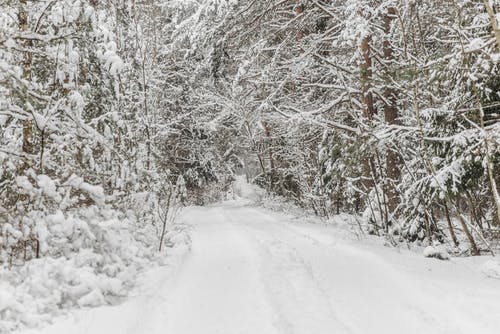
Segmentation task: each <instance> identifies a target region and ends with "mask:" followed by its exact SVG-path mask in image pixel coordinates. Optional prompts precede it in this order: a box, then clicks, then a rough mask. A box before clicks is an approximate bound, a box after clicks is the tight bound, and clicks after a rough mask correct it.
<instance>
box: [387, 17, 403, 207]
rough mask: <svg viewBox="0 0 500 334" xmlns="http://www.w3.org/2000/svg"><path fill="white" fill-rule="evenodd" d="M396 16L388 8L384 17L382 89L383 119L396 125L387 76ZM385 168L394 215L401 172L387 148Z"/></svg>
mask: <svg viewBox="0 0 500 334" xmlns="http://www.w3.org/2000/svg"><path fill="white" fill-rule="evenodd" d="M395 16H396V9H395V8H394V7H389V8H388V9H387V13H385V15H384V19H383V23H384V32H385V40H384V46H383V48H384V50H383V51H384V62H385V72H386V76H387V78H386V83H385V84H386V85H385V89H384V98H385V100H386V102H385V104H384V118H385V121H386V123H387V124H390V125H392V124H397V119H398V108H397V91H396V89H394V88H393V87H392V86H391V81H390V80H389V76H390V75H391V67H392V66H393V62H394V56H393V49H392V45H391V42H390V40H389V35H390V31H391V23H392V20H393V19H394V18H395ZM386 168H387V172H386V173H387V179H388V180H387V181H388V182H387V184H386V193H387V198H388V200H387V202H388V203H387V206H388V209H389V211H390V212H391V214H392V213H394V211H395V210H396V207H397V206H398V194H397V191H396V188H395V186H394V185H395V183H396V182H397V181H398V180H399V177H400V176H401V171H400V167H399V161H398V155H397V153H396V152H395V151H394V150H392V149H390V148H388V150H387V157H386Z"/></svg>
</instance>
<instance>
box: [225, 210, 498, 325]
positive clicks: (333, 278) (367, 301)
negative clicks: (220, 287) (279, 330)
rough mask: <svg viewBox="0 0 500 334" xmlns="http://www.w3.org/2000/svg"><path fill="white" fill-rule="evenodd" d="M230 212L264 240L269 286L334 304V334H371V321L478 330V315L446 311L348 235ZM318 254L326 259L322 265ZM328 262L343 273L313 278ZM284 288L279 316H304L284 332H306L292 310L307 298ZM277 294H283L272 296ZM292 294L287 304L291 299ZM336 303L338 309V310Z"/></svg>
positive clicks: (416, 284) (263, 214) (265, 216)
mask: <svg viewBox="0 0 500 334" xmlns="http://www.w3.org/2000/svg"><path fill="white" fill-rule="evenodd" d="M227 210H231V209H230V208H228V209H227ZM232 210H234V212H233V215H234V217H239V218H240V219H241V217H245V219H243V220H242V221H240V222H239V225H240V226H242V228H245V229H247V230H248V231H249V232H250V233H251V234H253V235H254V238H255V239H256V241H257V242H258V243H259V246H258V248H259V249H261V252H262V259H264V260H263V276H264V280H265V281H266V282H265V284H266V286H267V287H268V290H269V287H276V286H278V287H279V286H280V284H282V285H283V286H286V287H288V288H289V289H291V290H292V291H295V290H297V289H298V290H299V291H301V290H302V293H303V294H308V295H309V296H314V297H315V298H309V299H308V298H305V299H307V300H308V302H309V303H308V305H310V306H309V308H311V307H312V308H314V307H316V306H317V304H318V300H321V299H323V300H326V301H327V303H326V304H325V305H329V306H328V307H324V308H322V309H327V308H329V309H330V311H329V313H330V317H331V319H336V324H335V325H334V324H330V325H328V326H329V327H330V332H331V330H332V328H335V329H336V330H337V331H338V332H339V333H360V334H365V333H367V332H366V331H367V330H370V331H371V330H372V328H371V327H370V326H367V324H369V323H373V324H374V325H376V326H380V328H378V329H376V330H374V331H373V332H377V333H378V332H381V331H384V332H387V333H398V334H399V333H401V332H404V333H415V334H420V333H422V331H425V330H427V332H429V331H428V329H429V328H432V329H433V331H431V333H443V334H444V333H454V334H461V333H468V332H470V331H469V330H468V329H470V330H473V329H474V328H476V329H477V324H475V323H474V322H473V321H471V320H472V319H467V318H468V316H467V315H466V314H462V313H456V311H455V310H449V309H448V310H446V309H445V307H446V306H447V305H446V304H445V303H442V302H441V301H440V300H438V299H436V298H434V296H431V295H427V294H426V293H424V289H422V288H423V287H422V286H421V284H420V282H418V281H417V280H415V279H414V278H413V277H410V276H408V275H407V274H405V273H403V272H401V271H399V270H397V269H396V268H394V266H392V265H391V264H390V263H388V262H387V261H386V260H384V259H382V258H380V256H378V255H376V254H373V253H371V252H369V251H366V250H363V249H359V248H357V247H354V246H351V245H349V244H347V243H346V242H342V240H337V241H335V240H332V239H331V238H324V237H321V238H316V237H313V236H312V235H311V233H309V231H305V233H304V232H303V231H301V230H300V226H293V227H291V226H290V225H292V223H290V222H287V221H286V220H282V219H276V217H279V216H278V215H276V214H275V213H272V212H270V213H269V214H267V213H266V212H261V211H260V210H259V209H256V208H252V207H240V208H236V207H235V208H233V209H232ZM242 211H245V214H242ZM275 216H276V217H275ZM232 220H233V221H234V220H235V219H234V218H233V219H232ZM273 236H274V239H273ZM285 241H286V242H285ZM292 244H293V247H292V246H291V245H292ZM284 254H286V255H284ZM299 254H302V256H301V255H299ZM304 255H305V257H304ZM306 258H307V259H306ZM269 259H274V260H269ZM315 259H318V260H321V259H322V260H325V261H323V263H322V261H318V262H317V263H316V262H315ZM308 261H309V262H308ZM311 261H312V262H311ZM313 262H314V264H313ZM272 263H274V267H273V265H272ZM280 263H288V264H290V263H296V264H297V266H296V267H294V268H289V267H287V266H286V265H280ZM326 266H332V267H335V268H337V269H338V270H335V275H330V277H329V279H328V280H325V277H322V279H321V280H318V279H316V278H315V276H316V277H317V276H318V275H319V276H321V275H323V274H325V272H326V273H327V274H328V270H326V271H325V270H324V269H325V268H324V267H326ZM301 268H302V269H301ZM304 268H305V269H304ZM304 271H305V272H304ZM277 272H278V273H279V272H281V275H280V276H281V277H279V278H276V277H274V276H273V274H274V273H277ZM297 272H299V273H301V274H299V275H296V276H297V277H294V276H293V273H297ZM330 272H331V270H330ZM306 273H307V274H306ZM307 275H309V276H310V277H309V282H314V286H313V285H311V284H307V283H304V282H305V279H304V277H307ZM266 277H267V278H266ZM273 277H274V279H273ZM287 282H298V283H296V285H295V286H294V285H293V283H289V284H287ZM300 286H302V288H300ZM306 287H307V288H306ZM294 289H295V290H294ZM280 291H281V290H280V289H279V288H275V290H272V289H271V290H270V297H269V298H270V299H271V300H272V302H273V303H274V306H275V308H277V309H278V310H279V311H280V312H281V313H280V314H281V318H285V319H299V320H293V321H292V322H291V324H290V322H288V327H289V328H290V327H291V328H292V329H289V328H288V331H287V332H286V333H303V331H301V330H296V329H297V328H303V327H306V326H304V324H303V322H304V321H301V320H300V319H301V318H300V315H301V312H300V311H298V312H295V311H294V310H291V309H290V308H289V307H288V305H295V306H296V305H301V304H300V303H301V302H302V303H306V302H307V301H306V300H302V301H301V300H300V299H298V298H296V299H293V298H288V297H290V296H289V294H288V295H287V293H280ZM326 291H328V294H327V293H326ZM276 296H278V297H279V298H277V299H276V298H275V299H274V300H273V297H276ZM287 298H288V301H287V302H285V300H286V299H287ZM276 300H278V302H276ZM280 300H281V301H280ZM319 303H320V304H321V303H322V302H319ZM332 304H333V305H335V306H334V307H332V306H331V305H332ZM283 305H284V306H283ZM311 305H316V306H311ZM283 308H284V309H283ZM334 310H335V311H336V312H334ZM303 311H305V312H306V313H302V317H304V314H307V315H309V314H310V313H311V312H309V313H308V311H310V310H307V309H306V310H303ZM321 312H323V313H325V312H324V311H321ZM380 312H383V313H382V314H384V315H382V314H381V313H380ZM313 313H314V312H313ZM358 313H359V314H358ZM385 313H387V314H391V313H394V317H395V318H394V319H392V315H391V316H390V317H389V318H388V319H386V321H391V320H394V321H393V322H392V323H390V326H389V328H386V326H385V321H381V320H382V319H380V317H381V316H385ZM316 314H318V313H316ZM319 314H321V313H319ZM320 318H321V317H320ZM323 318H324V319H327V318H328V316H323ZM340 319H341V320H340ZM316 320H317V319H316ZM285 323H287V322H286V321H285ZM317 323H321V321H319V322H317ZM325 324H326V322H325ZM339 324H342V326H340V327H341V329H340V331H339V329H337V328H338V327H339ZM294 326H295V327H294ZM332 326H334V327H332ZM474 326H476V327H474ZM312 328H316V331H309V332H308V333H323V332H325V333H326V332H327V331H322V329H321V327H314V326H313V327H312ZM302 330H303V329H302ZM486 332H487V331H485V333H486ZM488 333H489V332H488Z"/></svg>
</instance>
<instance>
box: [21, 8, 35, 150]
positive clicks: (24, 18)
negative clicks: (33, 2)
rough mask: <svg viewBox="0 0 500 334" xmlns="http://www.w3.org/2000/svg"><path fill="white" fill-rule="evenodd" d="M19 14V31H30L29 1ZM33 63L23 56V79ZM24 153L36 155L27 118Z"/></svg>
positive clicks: (27, 47)
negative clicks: (27, 8) (27, 9)
mask: <svg viewBox="0 0 500 334" xmlns="http://www.w3.org/2000/svg"><path fill="white" fill-rule="evenodd" d="M19 3H20V6H19V12H18V14H17V19H18V25H19V30H20V31H21V32H25V31H27V30H28V13H27V12H26V6H27V3H28V1H27V0H20V1H19ZM23 44H24V45H23V46H24V48H25V49H29V47H31V44H32V43H31V41H30V40H26V41H25V42H24V43H23ZM31 63H32V55H31V53H30V52H29V51H25V52H24V55H23V63H22V67H23V78H24V79H29V78H30V76H31ZM22 149H23V152H24V153H27V154H33V153H34V151H35V150H34V135H33V120H32V119H31V118H26V119H25V120H23V147H22Z"/></svg>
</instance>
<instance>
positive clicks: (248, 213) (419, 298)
mask: <svg viewBox="0 0 500 334" xmlns="http://www.w3.org/2000/svg"><path fill="white" fill-rule="evenodd" d="M183 219H184V220H185V221H186V222H188V223H189V224H191V225H192V240H193V244H192V252H191V253H190V254H189V255H188V256H187V258H186V260H185V262H184V264H183V265H182V266H181V268H180V269H179V270H178V271H177V272H176V273H166V272H164V271H165V270H166V269H159V270H155V271H154V272H152V273H150V274H149V276H148V277H146V278H145V281H144V284H145V290H144V291H143V294H142V295H139V296H137V297H135V298H132V299H130V300H129V301H127V302H125V303H123V304H122V305H119V306H115V307H104V308H97V309H92V310H87V311H82V312H79V313H77V314H76V315H75V317H74V318H71V319H67V320H64V321H60V322H58V323H57V324H55V325H53V326H51V327H48V328H46V329H44V330H42V331H31V332H30V333H47V334H48V333H50V334H58V333H74V334H114V333H116V334H160V333H161V334H238V333H241V334H243V333H248V334H267V333H277V334H278V333H280V334H323V333H325V334H326V333H329V334H331V333H335V334H344V333H346V334H347V333H353V334H365V333H366V334H372V333H375V334H376V333H384V334H390V333H394V334H400V333H405V334H410V333H415V334H421V333H426V334H433V333H454V334H460V333H475V334H488V333H492V334H493V333H495V334H498V333H499V332H500V317H499V316H498V315H499V314H500V280H494V279H488V278H485V277H484V276H483V275H481V273H479V272H478V271H477V270H476V269H475V266H474V265H475V263H474V262H473V261H475V260H471V259H465V260H452V261H447V262H442V261H438V260H434V259H425V258H423V257H421V256H420V255H418V254H414V253H411V252H406V251H404V252H403V251H400V252H398V251H397V250H394V249H390V248H384V247H381V246H377V245H373V244H369V243H366V242H364V243H363V242H357V241H350V240H349V239H343V238H341V237H339V235H342V233H339V230H338V228H335V227H331V226H323V225H320V224H306V223H299V222H290V218H289V217H288V218H287V217H286V216H284V215H281V214H278V213H272V212H269V211H266V210H264V209H261V208H256V207H250V206H245V205H244V204H243V203H242V202H233V203H226V204H224V205H220V206H213V207H207V208H191V209H189V210H188V211H187V212H186V214H185V215H184V218H183ZM482 261H484V259H483V260H482ZM171 276H173V277H171ZM26 333H28V332H26Z"/></svg>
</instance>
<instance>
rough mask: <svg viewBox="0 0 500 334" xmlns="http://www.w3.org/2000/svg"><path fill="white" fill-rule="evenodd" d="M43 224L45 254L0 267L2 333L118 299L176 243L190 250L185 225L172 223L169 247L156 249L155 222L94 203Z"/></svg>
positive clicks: (168, 241)
mask: <svg viewBox="0 0 500 334" xmlns="http://www.w3.org/2000/svg"><path fill="white" fill-rule="evenodd" d="M39 226H44V227H43V228H42V227H41V229H44V233H42V234H40V236H42V235H43V238H42V237H40V239H39V240H40V247H41V249H42V252H44V256H43V257H42V258H39V259H34V260H31V261H29V262H27V263H26V264H24V265H21V266H8V265H7V264H4V265H3V266H2V267H1V268H0V278H1V280H0V333H2V332H9V331H11V330H13V329H15V328H17V327H18V326H36V325H39V324H40V323H44V322H47V321H50V320H51V319H52V318H53V317H54V316H55V315H58V314H62V313H64V312H66V311H67V310H68V309H71V308H75V307H78V308H80V307H95V306H100V305H108V304H114V303H117V302H119V301H120V300H121V299H122V298H123V297H125V296H127V294H128V292H129V291H130V289H131V288H132V287H133V286H134V284H135V282H136V279H137V276H138V273H139V272H141V271H143V270H144V269H146V268H150V267H152V266H154V265H158V264H162V263H164V261H165V255H168V254H170V252H171V251H172V249H174V248H179V249H180V251H186V250H187V248H185V247H186V245H188V243H189V239H188V238H187V237H186V234H185V231H184V229H183V228H182V227H181V226H177V227H174V226H171V225H169V231H168V233H167V235H166V237H165V239H166V241H165V243H166V245H167V246H168V248H167V251H166V252H163V253H158V252H157V243H158V238H157V235H156V234H155V233H152V231H148V230H147V229H148V228H149V229H151V227H146V226H143V225H141V224H138V222H137V220H136V219H135V217H133V216H132V217H128V218H127V217H123V216H122V215H119V214H118V213H117V212H116V211H113V210H107V211H102V210H98V209H97V208H96V207H90V208H87V209H85V210H83V209H82V210H79V211H78V212H73V213H67V214H64V213H62V212H57V213H55V214H52V215H47V216H46V217H45V218H44V219H43V220H41V221H39Z"/></svg>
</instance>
